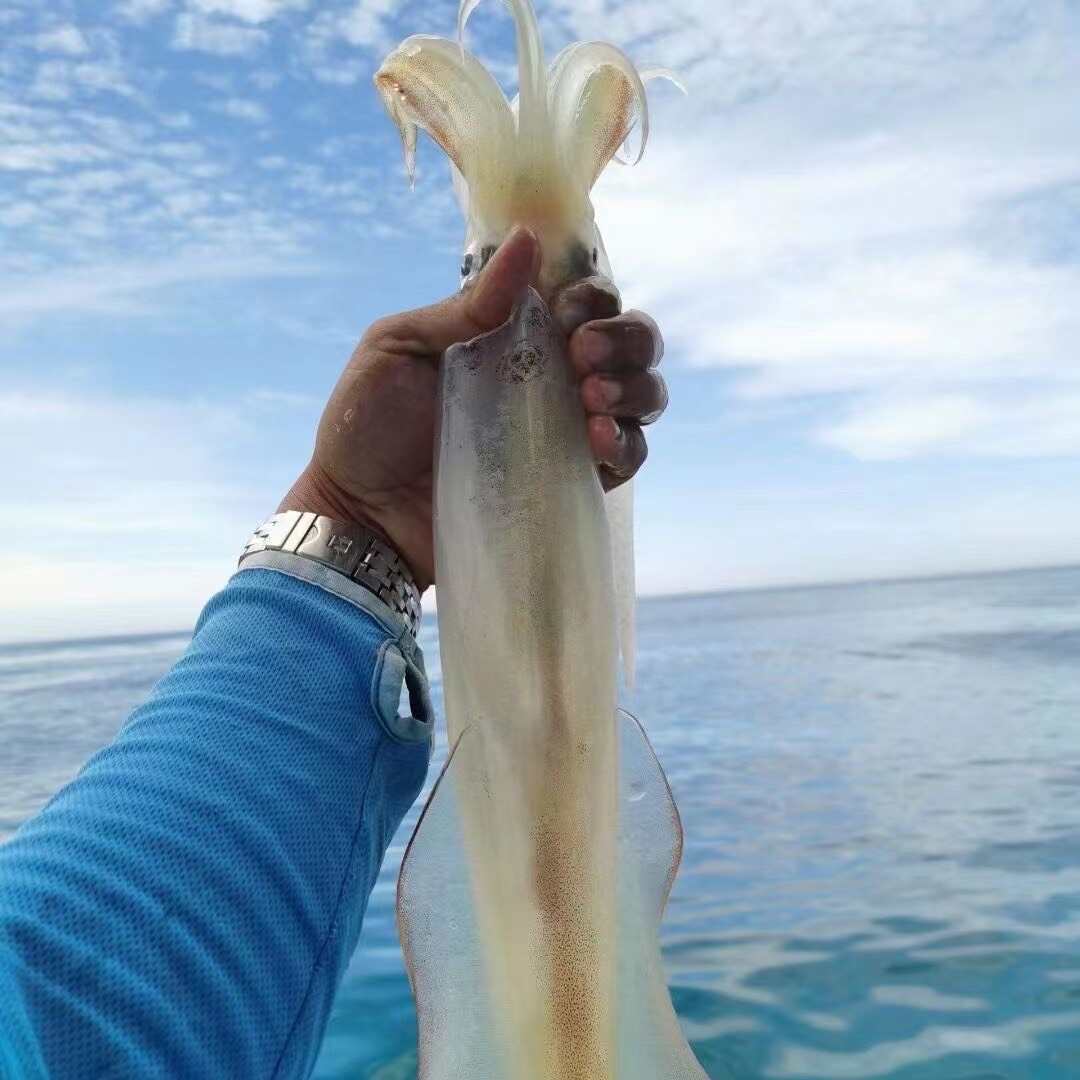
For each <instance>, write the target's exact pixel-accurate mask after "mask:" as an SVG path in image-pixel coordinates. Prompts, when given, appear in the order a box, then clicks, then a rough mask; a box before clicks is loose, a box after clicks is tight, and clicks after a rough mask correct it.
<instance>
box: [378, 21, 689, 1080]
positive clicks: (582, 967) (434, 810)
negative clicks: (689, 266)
mask: <svg viewBox="0 0 1080 1080" xmlns="http://www.w3.org/2000/svg"><path fill="white" fill-rule="evenodd" d="M478 3H479V0H464V2H463V3H462V4H461V7H460V10H459V15H458V39H459V40H458V41H457V42H454V41H450V40H447V39H444V38H439V37H432V36H427V35H417V36H413V37H410V38H408V39H407V40H405V41H404V42H402V44H401V45H400V46H398V48H396V49H395V50H394V51H393V52H392V53H391V54H390V55H389V56H388V57H387V58H386V60H385V61H384V62H383V64H382V66H381V67H380V68H379V70H378V72H377V73H376V75H375V85H376V88H377V90H378V92H379V94H380V95H381V97H382V100H383V102H384V104H385V106H386V109H387V111H388V112H389V114H390V117H391V119H392V120H393V121H394V123H395V124H396V125H397V128H398V130H399V132H400V134H401V137H402V142H403V145H404V151H405V161H406V168H407V171H408V174H409V177H410V180H412V179H413V176H414V172H415V160H416V144H417V133H418V131H421V130H422V131H424V132H426V133H427V134H428V135H429V136H430V137H431V138H432V139H433V140H434V141H435V142H436V143H437V144H438V145H439V146H440V147H441V148H442V149H443V151H444V152H445V153H446V155H447V157H448V158H449V159H450V163H451V167H452V175H453V180H454V186H455V189H456V191H457V194H458V197H459V200H460V202H461V206H462V210H463V212H464V216H465V219H466V222H467V230H466V239H465V250H464V255H463V260H462V267H461V270H462V278H463V287H464V288H468V287H470V285H471V283H472V282H473V281H474V280H475V278H476V276H477V275H478V274H479V273H480V272H481V271H482V269H483V267H484V265H485V264H486V262H487V261H488V259H490V257H491V255H492V254H493V253H494V251H495V250H496V249H497V248H498V245H499V243H500V242H501V241H502V239H503V238H505V236H506V235H507V234H508V232H509V231H510V230H511V229H512V228H513V227H514V226H516V225H518V224H522V225H526V226H528V227H530V228H531V229H532V230H533V231H534V233H535V234H536V236H537V237H538V239H539V241H540V245H541V250H542V256H543V257H542V265H541V269H540V273H539V279H538V281H537V284H536V287H535V288H533V289H530V290H529V291H528V294H527V295H526V296H525V297H524V299H523V300H522V301H521V303H520V304H519V305H518V306H517V307H516V309H515V311H514V312H513V314H512V315H511V317H510V318H509V320H508V321H507V322H506V323H505V324H504V325H503V326H501V327H499V328H498V329H496V330H495V331H493V332H491V333H489V334H485V335H483V336H481V337H479V338H476V339H475V340H473V341H469V342H465V343H463V344H461V345H457V346H454V347H452V348H451V349H449V350H448V351H447V353H446V355H445V357H444V358H443V363H442V367H441V372H440V380H441V384H440V423H439V432H438V435H437V439H436V446H435V542H436V580H437V582H438V620H439V638H440V650H441V657H442V670H443V689H444V696H445V706H446V708H445V712H446V724H447V734H448V739H449V743H450V747H451V750H450V754H449V757H448V761H447V764H446V766H445V768H444V771H443V773H442V774H441V776H440V777H439V780H438V782H437V783H436V785H435V788H434V790H433V792H432V794H431V797H430V798H429V800H428V803H427V805H426V807H425V808H424V812H423V814H422V816H421V819H420V821H419V823H418V825H417V827H416V830H415V832H414V834H413V836H412V839H411V840H410V843H409V845H408V848H407V850H406V854H405V858H404V860H403V863H402V868H401V873H400V877H399V881H398V925H399V932H400V936H401V940H402V947H403V952H404V954H405V959H406V965H407V968H408V971H409V978H410V983H411V987H412V992H413V996H414V999H415V1002H416V1009H417V1018H418V1031H419V1034H418V1038H419V1042H418V1071H419V1075H420V1077H421V1080H700V1078H703V1077H705V1073H704V1071H703V1070H702V1068H701V1066H700V1064H699V1063H698V1062H697V1060H696V1059H695V1057H694V1055H693V1053H692V1051H691V1050H690V1048H689V1046H688V1045H687V1043H686V1040H685V1038H684V1037H683V1034H682V1032H681V1029H680V1027H679V1023H678V1019H677V1017H676V1015H675V1011H674V1008H673V1006H672V1003H671V998H670V996H669V993H668V990H667V985H666V982H665V979H664V973H663V967H662V963H661V956H660V946H659V926H660V921H661V918H662V916H663V911H664V908H665V906H666V903H667V899H668V895H669V893H670V890H671V886H672V883H673V881H674V877H675V874H676V871H677V869H678V864H679V859H680V856H681V851H682V827H681V824H680V820H679V815H678V811H677V809H676V807H675V803H674V800H673V798H672V794H671V791H670V788H669V786H668V783H667V780H666V779H665V777H664V774H663V771H662V769H661V767H660V764H659V762H658V761H657V758H656V755H655V754H654V753H653V751H652V748H651V746H650V744H649V742H648V739H647V737H646V736H645V733H644V730H643V729H642V727H641V726H640V725H639V724H638V722H637V721H636V720H635V719H634V718H633V717H631V716H629V714H626V713H620V712H619V711H618V707H617V701H618V685H617V684H618V666H619V658H620V653H621V658H622V666H623V671H624V674H625V677H626V679H627V681H628V682H630V681H632V679H633V656H634V642H633V624H634V612H633V598H634V582H633V539H632V501H631V497H630V493H629V485H623V487H621V488H617V489H616V490H615V491H613V492H612V493H610V494H608V495H607V496H605V495H604V493H603V491H602V488H601V484H600V482H599V479H598V476H597V472H596V467H595V465H594V463H593V461H592V457H591V454H590V450H589V446H588V441H587V435H586V421H585V416H584V413H583V410H582V406H581V401H580V397H579V395H578V392H577V388H576V385H575V381H574V378H573V376H572V373H571V370H570V365H569V362H568V360H567V357H566V342H565V339H564V337H563V335H562V333H561V331H560V329H559V328H558V326H557V324H556V323H555V321H554V320H553V318H552V315H551V311H550V308H549V302H550V300H551V298H552V297H553V295H554V294H555V292H557V291H558V290H559V289H560V288H562V287H563V286H565V285H566V284H568V283H571V282H574V281H577V280H580V279H583V278H590V279H595V280H596V281H597V282H608V283H610V279H611V269H610V266H609V264H608V258H607V255H606V252H605V250H604V244H603V241H602V239H601V237H600V233H599V230H598V229H597V226H596V221H595V215H594V211H593V206H592V202H591V195H590V193H591V191H592V188H593V185H594V184H595V182H596V180H597V178H598V177H599V176H600V174H601V172H602V171H603V170H604V168H605V167H606V166H607V165H608V164H609V162H611V161H612V160H613V159H615V158H616V157H617V156H619V155H620V152H621V151H622V150H623V148H625V147H627V145H628V142H629V140H630V138H631V136H632V135H633V132H634V129H635V128H639V129H640V135H639V137H638V140H637V142H638V149H637V152H636V157H638V158H639V157H640V156H641V154H642V153H643V151H644V148H645V143H646V141H647V138H648V104H647V101H646V94H645V83H646V82H647V81H648V80H649V79H650V78H656V77H666V78H671V79H673V81H674V77H673V76H671V75H670V73H669V72H666V71H663V70H660V69H647V70H641V71H639V70H638V69H637V68H636V67H635V66H634V64H633V63H632V62H631V61H630V60H629V59H628V58H627V57H626V56H625V55H624V54H623V53H622V52H621V51H620V50H618V49H617V48H615V47H614V46H612V45H609V44H605V43H602V42H587V43H577V44H574V45H571V46H569V47H568V48H567V49H564V50H563V51H562V52H561V53H560V54H559V55H558V56H557V57H556V58H555V60H554V61H553V62H552V64H551V65H550V67H548V66H547V65H546V63H545V58H544V49H543V43H542V41H541V35H540V31H539V27H538V24H537V20H536V14H535V11H534V9H533V6H532V3H531V0H506V3H507V6H508V7H509V8H510V10H511V12H512V15H513V18H514V21H515V29H516V38H517V57H518V69H519V94H518V97H517V98H516V100H515V101H513V102H510V101H508V100H507V98H506V96H505V95H504V93H503V91H502V89H501V88H500V87H499V84H498V83H497V82H496V80H495V79H494V78H493V77H492V76H491V74H490V73H489V72H488V71H487V69H486V68H485V67H484V66H483V65H482V64H481V63H480V62H479V61H478V60H477V59H476V58H475V57H474V56H472V55H471V54H470V53H469V52H468V51H466V49H465V47H464V44H463V41H464V30H465V25H466V23H467V21H468V19H469V17H470V15H471V14H472V13H473V11H474V9H475V8H476V7H477V6H478ZM610 287H611V288H612V289H613V288H614V287H613V286H610Z"/></svg>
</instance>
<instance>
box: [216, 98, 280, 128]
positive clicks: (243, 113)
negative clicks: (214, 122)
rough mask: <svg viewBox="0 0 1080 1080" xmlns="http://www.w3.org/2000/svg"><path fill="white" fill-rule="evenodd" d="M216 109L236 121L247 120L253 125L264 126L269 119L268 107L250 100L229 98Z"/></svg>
mask: <svg viewBox="0 0 1080 1080" xmlns="http://www.w3.org/2000/svg"><path fill="white" fill-rule="evenodd" d="M216 109H217V111H218V112H221V113H224V114H225V115H226V116H231V117H232V118H233V119H234V120H246V121H248V122H249V123H252V124H263V123H265V122H266V121H267V120H268V119H269V114H268V113H267V111H266V107H265V106H263V105H261V104H260V103H259V102H257V101H252V100H251V99H250V98H228V99H227V100H225V101H223V102H221V104H219V105H217V106H216Z"/></svg>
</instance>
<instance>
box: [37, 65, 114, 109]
mask: <svg viewBox="0 0 1080 1080" xmlns="http://www.w3.org/2000/svg"><path fill="white" fill-rule="evenodd" d="M106 91H107V92H110V93H114V94H119V95H120V96H122V97H132V96H134V95H135V89H134V87H133V86H132V85H131V83H130V81H129V79H128V76H127V74H126V73H125V72H124V71H123V69H122V68H120V67H119V66H118V65H117V64H115V63H114V62H112V61H109V60H99V61H86V62H72V61H70V60H47V61H45V62H44V63H43V64H40V65H38V69H37V72H36V74H35V76H34V81H33V83H32V84H31V86H30V91H29V96H30V97H31V98H35V99H39V100H43V101H67V100H68V99H69V98H71V97H74V96H76V95H77V94H79V93H82V92H86V93H90V94H94V93H101V92H106Z"/></svg>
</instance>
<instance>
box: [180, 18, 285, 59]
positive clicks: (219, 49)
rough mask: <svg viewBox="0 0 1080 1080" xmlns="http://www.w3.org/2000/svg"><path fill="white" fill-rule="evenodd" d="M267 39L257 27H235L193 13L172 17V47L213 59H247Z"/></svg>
mask: <svg viewBox="0 0 1080 1080" xmlns="http://www.w3.org/2000/svg"><path fill="white" fill-rule="evenodd" d="M268 40H269V35H268V34H267V32H266V31H265V30H263V29H261V28H260V27H255V26H238V25H236V24H235V23H229V22H222V21H221V20H219V19H213V18H207V17H206V16H204V15H201V14H198V13H196V12H182V13H181V14H179V15H177V17H176V28H175V32H174V34H173V46H174V48H177V49H189V50H193V51H196V52H206V53H212V54H214V55H216V56H248V55H250V54H251V53H253V52H255V51H256V50H257V49H259V48H261V47H262V46H263V45H265V44H266V42H267V41H268Z"/></svg>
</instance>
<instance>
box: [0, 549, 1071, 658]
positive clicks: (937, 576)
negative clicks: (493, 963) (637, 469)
mask: <svg viewBox="0 0 1080 1080" xmlns="http://www.w3.org/2000/svg"><path fill="white" fill-rule="evenodd" d="M1078 569H1080V562H1076V563H1057V562H1055V563H1036V564H1032V565H1027V566H1005V567H995V568H992V569H989V570H952V571H943V572H941V573H933V574H902V575H898V576H896V577H869V578H866V577H856V578H836V579H832V580H826V581H821V580H817V581H798V580H793V581H787V582H781V583H776V584H771V585H730V586H721V587H720V588H715V589H690V590H687V591H685V592H662V593H639V594H638V597H637V599H638V601H639V602H650V601H661V600H705V599H708V598H710V597H714V596H731V595H738V594H742V593H767V592H800V591H806V590H811V589H847V588H856V587H858V586H868V585H905V584H910V585H915V584H919V583H920V582H934V581H948V580H952V579H956V578H964V579H966V578H981V577H1006V576H1008V575H1010V574H1029V573H1035V572H1039V571H1043V572H1050V571H1054V570H1078ZM436 614H437V612H436V611H435V609H430V610H428V611H425V612H424V621H425V622H427V621H429V620H430V619H432V618H434V617H435V615H436ZM193 633H194V627H188V628H186V629H174V630H148V631H127V632H121V633H117V634H88V635H85V636H82V637H71V638H47V637H43V638H9V639H4V638H0V650H3V651H4V652H8V653H18V652H22V651H27V652H29V651H32V650H34V649H48V648H57V647H59V646H80V645H82V646H86V645H110V644H111V645H119V644H123V643H125V642H129V643H131V644H135V643H136V642H152V641H167V640H169V639H171V638H181V637H188V638H190V637H191V635H192V634H193Z"/></svg>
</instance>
